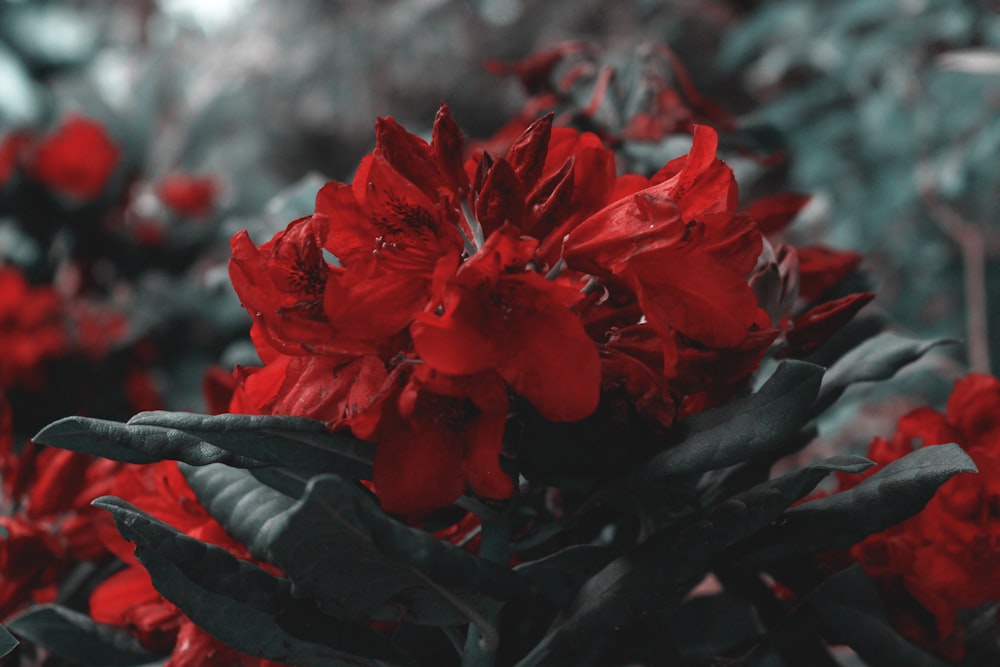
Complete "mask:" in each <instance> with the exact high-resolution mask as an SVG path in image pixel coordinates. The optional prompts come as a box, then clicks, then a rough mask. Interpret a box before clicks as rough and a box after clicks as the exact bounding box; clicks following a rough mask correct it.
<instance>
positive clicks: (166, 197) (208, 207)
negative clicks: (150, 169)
mask: <svg viewBox="0 0 1000 667" xmlns="http://www.w3.org/2000/svg"><path fill="white" fill-rule="evenodd" d="M219 189H220V188H219V182H218V181H217V180H216V179H215V178H213V177H212V176H195V175H192V174H181V173H178V174H169V175H167V176H164V177H163V178H162V179H160V181H159V182H158V183H157V184H156V195H157V197H159V199H160V201H161V202H163V204H164V205H165V206H166V207H167V208H168V209H170V210H171V211H172V212H173V213H176V214H177V215H180V216H183V217H186V218H204V217H205V216H206V215H208V214H209V213H211V212H212V208H213V207H214V206H215V201H216V198H217V197H218V195H219Z"/></svg>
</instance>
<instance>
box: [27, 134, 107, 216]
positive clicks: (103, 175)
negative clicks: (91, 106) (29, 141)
mask: <svg viewBox="0 0 1000 667" xmlns="http://www.w3.org/2000/svg"><path fill="white" fill-rule="evenodd" d="M118 158H119V150H118V147H117V146H116V145H115V144H114V142H112V141H111V138H110V137H108V134H107V132H106V131H105V130H104V128H103V127H102V126H101V124H100V123H98V122H96V121H94V120H91V119H89V118H85V117H83V116H77V115H70V116H69V117H67V118H66V120H65V121H64V122H63V124H62V125H61V126H59V127H58V128H56V130H55V131H54V132H52V133H51V134H49V135H48V136H45V137H43V138H42V139H41V140H40V141H39V142H38V144H37V145H36V147H35V150H34V152H33V154H32V155H31V157H30V160H29V164H28V173H29V174H30V175H31V177H32V178H34V179H35V180H36V181H38V182H39V183H41V184H42V185H44V186H46V187H47V188H49V189H50V190H52V191H53V192H56V193H58V194H61V195H64V196H66V197H70V198H72V199H78V200H83V201H87V200H91V199H95V198H97V196H98V195H100V194H101V192H102V191H103V190H104V186H105V185H106V184H107V182H108V178H109V177H110V176H111V173H112V172H113V171H114V170H115V167H116V166H117V164H118Z"/></svg>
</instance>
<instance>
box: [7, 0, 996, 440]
mask: <svg viewBox="0 0 1000 667" xmlns="http://www.w3.org/2000/svg"><path fill="white" fill-rule="evenodd" d="M567 44H570V46H567ZM664 47H666V49H665V48H664ZM533 54H543V56H545V54H548V55H549V60H548V61H545V60H544V57H543V58H542V60H539V59H538V58H537V57H536V59H535V60H534V61H531V60H525V59H528V58H529V57H531V56H532V55H533ZM664 91H667V93H669V94H667V93H665V92H664ZM671 95H673V97H671ZM674 98H677V99H682V98H683V103H679V102H678V103H676V105H675V106H671V105H672V104H675V102H674ZM442 101H445V102H447V103H448V105H449V106H450V107H451V109H452V112H453V115H454V116H455V118H456V119H457V120H458V122H459V123H460V125H461V126H462V128H463V129H464V130H465V132H466V133H467V135H468V136H469V137H470V138H479V139H483V140H485V139H487V138H489V137H491V136H492V135H494V133H496V132H498V131H502V129H503V128H504V127H505V125H506V124H507V123H508V122H509V121H510V120H511V119H512V118H518V117H521V118H526V117H529V116H532V114H534V115H538V114H540V113H541V112H543V111H544V110H547V109H549V108H554V109H556V110H557V112H559V114H560V118H561V119H562V120H563V121H564V122H567V123H573V124H576V125H578V126H581V127H583V128H585V129H596V130H597V131H599V132H601V133H602V136H604V137H605V138H607V139H608V140H609V141H612V142H614V143H615V145H616V147H617V148H618V149H619V151H618V152H619V155H620V156H621V159H622V165H621V168H622V169H629V170H633V171H645V172H652V171H654V170H655V169H657V168H658V167H659V166H662V164H663V163H664V162H665V161H666V160H668V159H670V158H672V157H675V156H677V155H681V154H683V153H684V152H686V149H687V146H688V145H690V138H689V131H690V126H691V123H692V122H708V123H711V124H715V125H716V126H717V127H719V128H720V130H722V134H723V148H722V150H723V152H724V157H725V158H726V160H727V162H729V164H730V165H731V166H733V168H734V169H735V170H736V172H737V177H738V179H739V181H740V184H741V193H742V195H743V199H744V200H745V201H744V204H747V203H749V202H751V201H752V200H754V199H755V198H757V197H759V196H763V195H768V194H774V193H778V192H783V191H794V192H801V193H806V194H809V195H811V196H812V199H811V200H810V202H809V204H808V205H807V206H806V207H805V208H804V209H803V210H802V211H801V212H800V213H799V215H798V218H797V220H796V222H795V224H794V226H793V227H792V228H791V229H790V230H789V232H788V236H789V237H790V238H791V239H793V240H794V241H795V242H796V243H803V244H805V243H823V244H826V245H829V246H832V247H834V248H838V249H850V250H855V251H858V252H859V253H862V254H864V255H865V259H864V261H863V263H862V269H863V270H864V273H865V274H866V275H867V276H868V277H867V278H863V277H859V278H858V280H860V281H861V282H862V283H863V282H865V281H867V284H868V286H869V287H871V288H872V289H874V291H876V292H877V294H878V298H877V300H876V303H875V304H874V305H873V306H870V307H869V308H868V309H866V311H865V312H866V313H868V316H869V317H874V318H875V319H878V320H879V321H880V322H883V321H885V320H891V321H893V322H895V323H896V324H895V326H898V327H900V328H902V329H904V330H907V331H909V332H912V333H914V334H916V335H919V336H924V337H944V338H953V339H958V340H962V341H965V343H966V344H965V345H964V346H955V347H953V348H950V349H949V350H948V352H947V353H943V354H941V355H938V356H937V357H935V359H936V361H933V362H931V363H932V365H933V368H932V369H931V370H932V373H931V375H933V379H932V380H931V381H927V380H926V378H924V379H922V380H920V382H922V383H923V386H922V388H921V390H920V391H921V393H922V394H923V395H924V396H925V397H926V396H927V394H928V391H930V396H931V398H933V397H934V396H938V397H940V396H943V395H944V394H945V392H947V390H948V388H949V386H950V380H951V379H952V378H953V377H955V376H956V375H957V374H959V373H960V372H961V370H962V368H964V367H966V366H968V367H971V368H972V369H973V370H979V371H984V372H988V371H990V370H992V369H993V368H994V366H995V364H996V363H997V361H996V360H997V359H998V358H1000V339H998V337H997V335H996V332H997V331H1000V320H998V318H1000V309H998V308H991V301H992V295H993V294H995V293H1000V291H998V290H1000V273H998V271H997V265H996V264H997V259H998V257H1000V236H998V233H1000V230H998V225H997V224H996V223H995V222H994V218H995V216H996V214H997V213H998V212H1000V187H998V184H997V183H996V178H997V170H996V167H995V163H996V160H997V156H998V154H1000V114H998V113H996V112H997V107H998V104H1000V8H998V3H994V2H966V1H963V0H840V1H838V2H827V1H825V0H763V1H758V2H747V1H740V2H736V1H735V0H734V1H732V2H728V1H725V0H677V1H673V2H663V1H657V0H623V1H621V2H615V3H608V2H604V1H602V0H545V1H542V0H383V1H380V2H347V1H340V2H336V1H320V0H298V1H296V2H292V3H289V2H280V1H278V0H215V1H213V2H199V1H197V0H159V1H154V0H134V1H132V2H128V3H107V2H101V1H98V0H91V1H84V0H77V1H57V0H50V1H36V2H29V1H21V2H16V1H13V0H0V137H2V141H3V143H2V146H0V188H2V190H0V262H2V265H3V266H4V267H6V269H7V270H11V271H16V272H17V273H18V274H19V275H20V276H21V277H20V278H18V279H14V278H11V279H10V280H11V281H12V282H10V283H9V284H10V287H9V288H5V292H6V293H4V294H0V346H6V348H7V349H8V350H14V349H17V350H19V351H18V352H17V353H14V352H11V353H10V354H9V355H8V361H6V362H3V363H0V384H2V385H3V389H5V390H6V392H7V393H8V395H9V396H10V400H11V401H12V403H14V407H15V410H14V415H15V420H16V426H17V427H18V430H19V431H21V432H23V433H25V434H30V433H31V432H33V429H36V428H37V427H38V426H40V425H42V424H44V423H47V422H48V421H51V420H53V419H56V418H58V417H61V416H63V415H66V414H88V415H92V416H98V417H108V418H118V419H122V418H127V417H128V416H129V415H130V414H132V413H133V412H135V411H138V410H142V409H151V408H159V407H162V408H166V409H191V410H205V409H207V407H209V406H208V405H207V404H206V399H205V391H204V390H205V388H206V387H208V388H209V389H211V387H212V386H213V385H212V383H213V382H214V381H221V380H219V379H218V378H219V375H218V374H219V373H222V374H225V373H227V372H228V369H231V368H232V366H233V364H235V363H252V362H253V357H252V354H253V353H252V347H251V346H250V345H249V342H248V341H247V340H246V333H247V330H248V327H249V321H248V318H247V317H246V315H245V313H244V312H243V311H242V309H241V308H240V306H239V303H238V302H237V300H236V298H235V296H234V294H233V293H232V290H231V288H230V287H229V283H228V277H227V274H226V268H225V267H226V261H227V259H228V239H229V237H230V236H231V235H232V234H233V233H235V232H236V231H238V230H239V229H243V228H248V229H250V231H251V235H252V236H253V237H254V238H255V240H257V241H258V242H262V241H264V240H266V239H267V238H270V236H271V235H273V234H274V233H275V232H276V231H278V230H280V229H283V228H284V226H285V224H287V222H288V221H289V220H291V219H292V218H294V217H297V216H299V215H304V214H307V213H309V212H311V209H312V200H313V196H314V194H315V192H316V190H317V188H318V186H319V185H320V184H321V183H323V182H325V181H327V180H349V179H350V178H351V173H352V171H353V169H354V167H355V165H356V164H357V162H358V160H359V158H360V157H361V156H362V155H363V154H364V153H366V152H368V151H369V150H370V149H371V147H372V144H373V140H374V137H373V131H372V128H373V123H374V120H375V118H376V117H378V116H384V115H391V116H394V117H395V118H396V119H397V120H398V121H400V122H401V123H402V124H403V125H405V126H406V127H407V128H408V129H410V130H411V131H414V132H418V133H421V132H429V130H430V125H431V122H432V120H433V116H434V112H435V110H436V108H437V107H438V105H439V104H440V102H442ZM651 105H652V106H651ZM653 107H655V109H656V113H655V114H649V113H647V112H649V109H650V108H653ZM643 114H646V115H645V116H644V115H643ZM671 114H672V115H671ZM649 117H653V118H654V120H656V122H646V121H648V118H649ZM74 118H76V119H79V118H83V119H86V120H87V122H91V123H94V124H96V126H97V127H99V128H101V129H100V130H92V129H91V130H86V131H82V133H78V134H73V132H71V131H70V130H74V131H75V126H73V124H72V122H70V121H71V119H74ZM636 118H641V119H643V123H645V124H643V123H639V122H637V121H636ZM665 119H667V120H669V121H670V122H667V120H665ZM88 132H89V134H88ZM102 133H103V134H102ZM71 135H72V136H71ZM60 142H63V143H64V144H66V145H69V144H72V145H73V146H75V148H74V150H76V152H77V153H81V154H84V155H87V156H89V157H88V159H87V160H85V161H84V164H82V165H75V166H71V167H67V166H66V165H65V164H63V165H62V167H60V168H62V169H63V170H64V171H65V169H71V170H72V169H77V170H82V171H83V172H84V173H89V172H93V171H94V170H95V169H99V168H101V167H100V164H101V157H100V156H101V155H105V158H106V159H105V160H104V162H105V163H106V166H105V167H103V169H104V171H103V172H101V173H100V174H93V173H92V174H91V176H92V177H93V178H96V179H97V181H98V182H96V186H95V188H94V189H93V191H92V192H87V193H79V192H71V191H66V190H65V188H63V190H60V187H59V174H58V173H56V174H55V175H53V173H52V172H51V171H46V167H45V165H44V164H43V163H44V160H43V159H42V156H43V154H44V151H43V150H42V148H41V147H42V146H50V147H51V145H56V148H55V149H52V150H54V151H56V150H58V146H59V145H60ZM67 142H68V143H67ZM73 142H82V143H76V144H74V143H73ZM88 142H89V143H88ZM102 151H103V152H102ZM95 165H96V166H95ZM57 171H58V170H57ZM63 176H65V174H63ZM18 280H20V281H22V282H18ZM46 299H56V300H58V301H59V302H60V303H61V304H63V306H62V308H61V309H51V312H50V311H49V310H46V308H45V307H44V306H43V305H40V304H44V303H46V302H47V301H46ZM56 310H58V311H59V312H56ZM60 318H62V319H61V320H60ZM56 320H59V322H55V321H56ZM50 325H51V326H56V327H59V328H60V330H61V331H62V330H66V331H69V333H68V334H67V335H66V336H65V337H63V338H60V339H59V340H58V341H55V338H52V342H51V344H50V345H48V347H45V346H42V345H41V344H40V343H39V341H41V340H43V339H45V337H44V336H43V335H41V333H40V332H45V331H46V330H47V329H46V327H49V326H50ZM25 331H28V332H29V335H28V336H27V338H26V339H24V335H23V334H24V332H25ZM12 332H21V333H19V334H17V335H18V336H21V338H17V339H16V340H15V334H14V333H12ZM5 337H6V338H5ZM50 338H51V337H50ZM19 359H20V361H19ZM919 372H920V371H919V369H918V371H917V372H916V373H917V375H919ZM206 373H207V375H206ZM213 373H215V374H216V375H213ZM915 377H916V376H915ZM213 378H215V380H213ZM904 381H905V378H904ZM914 382H916V380H914ZM893 391H894V393H895V392H898V390H895V389H894V390H893ZM209 395H210V393H209ZM893 400H895V401H897V402H898V401H900V400H901V399H899V398H896V399H893ZM921 400H926V398H924V399H921ZM908 407H910V404H909V403H906V401H905V400H904V401H902V403H900V404H899V405H897V406H895V407H892V408H891V409H890V410H889V413H886V419H889V420H891V419H892V418H894V417H895V416H896V415H898V414H899V413H900V412H902V411H903V410H905V409H907V408H908ZM862 408H863V406H862ZM862 408H858V407H857V405H856V406H855V409H862ZM873 413H878V414H883V413H885V411H884V410H883V408H882V407H880V408H879V409H878V410H874V411H873Z"/></svg>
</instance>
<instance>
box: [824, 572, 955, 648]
mask: <svg viewBox="0 0 1000 667" xmlns="http://www.w3.org/2000/svg"><path fill="white" fill-rule="evenodd" d="M806 604H807V605H809V607H810V608H812V610H813V611H814V612H816V614H817V615H818V616H819V617H820V619H821V620H822V621H823V624H824V625H825V626H826V628H827V630H828V631H829V633H830V637H829V638H830V640H831V642H834V643H837V644H846V645H847V646H850V647H851V648H852V649H854V651H855V652H856V653H857V654H858V656H859V657H860V658H861V659H862V660H864V662H865V664H866V665H868V666H869V667H896V666H897V665H907V666H908V667H909V666H912V667H945V664H946V663H944V662H942V661H941V660H938V659H937V658H935V657H933V656H931V655H929V654H927V653H925V652H924V651H922V650H921V649H919V648H917V647H916V646H914V645H913V644H911V643H909V642H908V641H906V640H905V639H903V638H902V637H901V636H900V635H899V633H897V632H896V631H895V630H894V629H893V628H892V627H891V626H890V625H889V622H888V621H887V620H886V617H885V614H884V612H883V611H882V601H881V599H880V598H879V594H878V591H876V590H875V587H874V586H873V585H872V583H871V581H870V580H869V579H868V577H867V575H865V572H864V570H862V569H861V566H860V565H853V566H851V567H849V568H847V569H846V570H843V571H841V572H838V573H837V574H835V575H833V576H832V577H830V578H829V579H827V580H826V581H825V582H823V584H821V585H820V586H819V587H818V588H817V589H816V590H815V591H814V592H813V593H811V594H810V595H809V596H808V597H807V598H806Z"/></svg>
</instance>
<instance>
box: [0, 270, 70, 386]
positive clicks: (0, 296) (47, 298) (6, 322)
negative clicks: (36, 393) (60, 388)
mask: <svg viewBox="0 0 1000 667" xmlns="http://www.w3.org/2000/svg"><path fill="white" fill-rule="evenodd" d="M62 309H63V306H62V303H61V301H60V299H59V296H58V295H57V294H56V292H55V291H54V290H53V289H52V288H51V287H48V286H38V287H33V286H31V285H30V284H28V281H27V280H25V278H24V276H23V275H22V274H21V272H20V271H18V270H17V269H16V268H14V267H11V266H2V265H0V349H2V350H3V354H0V388H3V387H12V386H15V385H23V386H27V387H31V388H38V387H40V386H41V385H42V384H44V381H45V378H44V370H43V367H42V363H43V361H44V360H46V359H49V358H52V357H56V356H59V355H61V354H64V353H66V352H67V351H68V349H69V346H70V341H69V335H68V332H67V322H66V319H65V316H64V313H63V310H62Z"/></svg>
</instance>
